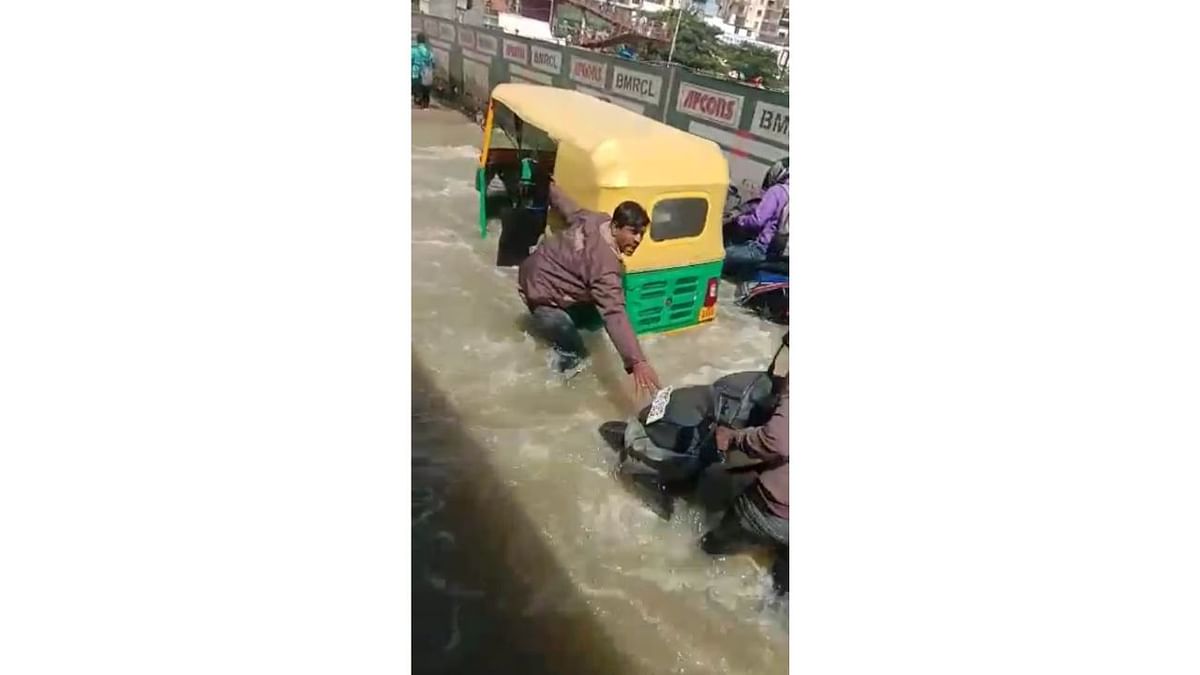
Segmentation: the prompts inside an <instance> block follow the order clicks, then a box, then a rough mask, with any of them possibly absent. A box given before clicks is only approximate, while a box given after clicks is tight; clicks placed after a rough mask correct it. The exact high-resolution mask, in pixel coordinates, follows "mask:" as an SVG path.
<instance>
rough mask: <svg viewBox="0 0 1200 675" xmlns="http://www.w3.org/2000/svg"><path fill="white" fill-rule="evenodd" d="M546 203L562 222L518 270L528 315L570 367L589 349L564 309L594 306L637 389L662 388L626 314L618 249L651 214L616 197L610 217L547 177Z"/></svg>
mask: <svg viewBox="0 0 1200 675" xmlns="http://www.w3.org/2000/svg"><path fill="white" fill-rule="evenodd" d="M550 206H551V207H553V208H554V209H556V210H557V211H558V212H559V213H561V214H562V215H563V218H565V219H566V222H567V229H566V230H563V231H562V232H560V233H558V234H555V235H553V236H549V237H547V238H546V239H545V240H544V241H542V243H541V244H540V245H539V246H538V247H537V249H536V250H534V252H533V253H532V254H531V255H530V256H529V257H528V258H526V259H525V261H524V262H523V263H521V268H520V271H519V272H518V274H517V292H518V293H519V294H520V295H521V299H522V300H524V301H525V305H526V306H527V307H529V311H530V312H531V313H532V314H533V323H534V330H535V331H536V332H537V334H538V336H539V337H541V338H543V339H545V340H547V341H549V342H550V343H551V344H552V345H553V346H554V350H555V351H556V352H557V353H558V354H559V363H558V369H559V370H561V371H569V370H572V369H574V368H575V367H576V366H577V365H578V364H579V362H580V361H581V360H582V359H583V358H584V357H586V356H587V350H586V348H585V347H584V345H583V338H582V336H580V334H579V329H578V328H577V327H576V326H575V322H574V320H573V319H572V318H571V314H569V313H568V310H570V311H571V312H574V313H578V311H579V310H580V309H584V308H589V307H592V306H594V307H595V308H596V309H599V311H600V316H601V317H602V318H603V319H604V328H605V330H606V331H608V337H609V339H611V340H612V343H613V346H614V347H616V348H617V352H618V353H620V355H621V360H622V361H623V362H624V364H625V372H627V373H631V374H632V375H633V383H634V386H635V387H636V389H637V390H638V391H639V392H641V391H645V392H648V393H650V394H653V393H654V392H655V391H657V390H658V389H659V388H660V387H659V383H658V375H657V374H656V373H655V372H654V368H652V367H651V366H650V362H649V361H647V360H646V356H645V355H644V354H643V353H642V348H641V346H640V345H639V344H638V339H637V335H636V334H634V332H633V325H632V324H630V323H629V317H628V316H627V315H626V314H625V289H624V287H623V285H622V277H623V275H624V268H623V267H622V266H621V256H622V255H625V256H628V255H632V254H633V252H634V251H636V250H637V247H638V244H640V243H641V241H642V235H643V234H644V233H645V231H646V227H647V226H648V225H649V224H650V217H649V216H648V215H646V210H645V209H644V208H642V207H641V205H639V204H638V203H636V202H621V204H619V205H618V206H617V208H616V210H614V211H613V213H612V216H609V215H607V214H604V213H599V212H596V211H587V210H584V209H581V208H579V207H578V206H577V205H576V204H575V203H574V202H572V201H571V199H570V198H569V197H567V195H566V194H565V193H563V191H562V190H560V189H559V187H558V186H557V185H555V184H554V183H553V182H551V183H550Z"/></svg>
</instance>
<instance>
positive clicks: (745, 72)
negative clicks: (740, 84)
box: [722, 44, 783, 84]
mask: <svg viewBox="0 0 1200 675" xmlns="http://www.w3.org/2000/svg"><path fill="white" fill-rule="evenodd" d="M724 47H725V48H724V49H723V50H722V52H723V53H722V56H723V57H724V60H725V64H726V67H727V70H731V71H735V72H737V73H738V74H740V75H741V76H742V78H743V79H746V80H750V79H753V78H756V77H761V78H763V81H764V82H765V83H766V84H775V83H776V82H778V81H779V80H781V79H783V77H782V76H783V74H782V73H781V72H780V70H779V61H778V57H777V56H776V54H775V52H773V51H771V50H770V49H767V48H765V47H759V46H757V45H750V44H740V45H724Z"/></svg>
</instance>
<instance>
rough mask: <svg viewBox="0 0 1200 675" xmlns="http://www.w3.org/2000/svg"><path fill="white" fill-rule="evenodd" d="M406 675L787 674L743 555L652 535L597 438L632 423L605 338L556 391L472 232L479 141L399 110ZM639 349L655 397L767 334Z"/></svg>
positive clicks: (780, 620)
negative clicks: (407, 359) (405, 273)
mask: <svg viewBox="0 0 1200 675" xmlns="http://www.w3.org/2000/svg"><path fill="white" fill-rule="evenodd" d="M412 122H413V135H412V143H413V146H412V169H413V184H412V191H413V205H412V208H413V220H412V265H413V268H412V281H413V297H412V303H413V305H412V356H413V447H412V463H413V556H414V559H413V579H412V583H413V666H414V669H415V672H419V673H436V672H444V673H613V674H617V673H622V674H624V673H647V674H649V673H697V674H709V673H711V674H713V675H716V674H718V673H737V674H745V675H751V674H770V673H785V672H787V661H788V645H787V618H786V607H785V606H781V605H780V603H778V602H774V601H772V600H771V595H770V592H769V589H770V578H769V570H768V569H767V568H766V565H765V564H763V563H762V562H757V561H755V560H754V559H753V558H751V557H747V556H738V557H732V558H726V559H713V558H710V557H708V556H706V555H705V554H704V553H702V552H701V551H700V550H699V548H698V547H697V540H698V539H699V537H700V536H701V535H702V534H703V532H704V531H705V523H704V522H703V519H702V515H701V514H700V512H699V511H697V510H695V509H693V508H691V507H687V506H684V505H682V504H681V505H680V507H679V508H677V510H676V514H675V517H674V519H673V520H672V521H671V522H664V521H662V520H660V519H659V518H658V517H657V516H655V515H654V514H653V513H652V512H650V511H649V510H648V509H646V508H645V507H644V506H642V504H641V503H640V502H639V501H638V500H637V498H636V497H634V496H633V495H631V494H630V493H628V492H626V491H625V490H624V489H623V488H622V487H621V486H620V485H619V484H618V483H617V482H616V480H615V479H614V477H613V474H612V472H613V469H614V466H615V460H616V458H615V455H614V454H613V452H612V451H611V450H610V449H609V448H608V446H607V444H605V443H604V441H603V440H602V439H601V437H600V435H599V434H598V432H597V430H598V428H599V426H600V425H601V424H602V423H603V422H605V421H608V420H620V419H626V418H627V417H628V416H629V415H630V414H631V413H632V412H633V411H634V404H633V402H632V400H631V387H630V382H629V378H628V377H627V376H626V375H625V374H624V372H623V370H622V369H621V367H620V360H619V358H618V357H617V355H616V353H615V351H614V350H613V348H612V346H611V344H609V342H608V339H607V337H606V336H605V334H604V333H603V332H600V333H597V334H593V335H589V336H588V342H589V347H590V348H591V349H592V353H593V356H592V359H591V363H590V365H589V367H588V368H587V370H585V371H584V372H583V373H581V374H579V375H578V376H576V377H575V378H573V379H572V380H570V381H569V382H563V381H561V380H559V379H558V378H556V377H554V376H553V375H552V374H551V372H550V370H549V368H548V364H549V358H550V357H549V352H548V351H547V349H546V348H545V347H544V346H542V345H539V344H538V343H536V342H535V341H534V340H533V338H531V337H530V336H529V335H527V334H526V333H525V332H524V329H523V321H524V318H525V314H526V311H525V308H524V306H523V304H522V303H521V301H520V299H519V298H518V297H517V294H516V286H515V284H516V271H515V270H514V269H505V268H497V267H496V266H495V264H494V263H495V252H496V241H497V239H498V229H497V228H498V225H495V224H494V225H493V232H492V234H490V235H489V237H488V239H486V240H484V239H481V238H480V236H479V229H478V226H477V209H478V206H477V201H476V200H477V197H476V194H475V190H474V188H473V169H474V166H475V163H476V161H477V156H478V155H477V153H478V149H477V148H478V144H479V140H480V130H479V127H478V126H477V125H475V124H473V123H471V122H470V121H469V120H467V119H466V118H464V117H463V116H462V115H460V114H458V113H456V112H453V111H448V110H425V111H413V113H412ZM731 295H732V288H731V287H730V286H729V285H727V284H722V288H721V297H720V301H719V303H718V315H717V317H718V318H717V320H716V321H715V322H714V323H713V324H710V325H708V326H704V327H700V328H697V329H694V330H689V331H684V332H682V333H678V334H675V335H668V336H650V337H646V338H643V341H642V344H643V347H644V349H645V351H646V353H647V356H648V357H649V358H650V360H651V362H652V363H653V364H654V366H655V368H656V369H657V371H658V373H659V376H660V378H661V379H662V380H663V383H664V384H672V385H675V386H682V385H687V384H707V383H709V382H711V381H712V380H714V379H716V378H717V377H719V376H721V375H723V374H726V373H728V372H732V371H737V370H752V369H761V368H763V367H764V366H765V365H766V364H767V363H768V362H769V360H770V358H771V355H772V354H773V353H774V351H775V348H776V347H777V346H778V345H779V342H780V337H781V336H782V334H783V329H782V328H781V327H779V326H775V325H773V324H769V323H766V322H764V321H762V320H761V319H758V318H757V317H754V316H749V315H746V314H743V313H741V312H740V311H739V310H738V309H737V308H735V307H734V306H733V304H732V301H731Z"/></svg>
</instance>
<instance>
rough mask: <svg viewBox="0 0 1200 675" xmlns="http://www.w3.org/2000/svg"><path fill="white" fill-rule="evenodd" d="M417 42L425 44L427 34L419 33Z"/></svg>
mask: <svg viewBox="0 0 1200 675" xmlns="http://www.w3.org/2000/svg"><path fill="white" fill-rule="evenodd" d="M417 44H420V45H423V44H425V34H424V33H417Z"/></svg>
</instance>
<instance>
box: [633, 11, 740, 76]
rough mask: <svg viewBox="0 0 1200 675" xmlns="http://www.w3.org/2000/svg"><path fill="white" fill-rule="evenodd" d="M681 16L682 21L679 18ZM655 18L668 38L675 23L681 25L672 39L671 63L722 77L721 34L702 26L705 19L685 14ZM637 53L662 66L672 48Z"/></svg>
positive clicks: (658, 47) (651, 47)
mask: <svg viewBox="0 0 1200 675" xmlns="http://www.w3.org/2000/svg"><path fill="white" fill-rule="evenodd" d="M681 12H682V15H683V16H682V19H680V18H679V17H680V13H681ZM656 18H660V19H661V20H662V22H663V24H664V25H665V26H666V27H667V31H668V35H670V34H671V33H672V32H674V30H675V21H676V20H679V21H680V24H679V35H678V37H676V38H675V54H674V56H673V57H672V58H671V61H672V62H673V63H678V64H679V65H681V66H686V67H688V68H692V69H693V70H703V71H707V72H710V73H720V74H724V73H725V70H726V69H725V68H724V64H723V61H724V59H722V55H721V47H723V46H724V45H723V44H722V43H721V42H720V41H719V40H718V39H717V36H718V35H720V34H721V31H720V30H718V29H716V28H713V27H712V26H710V25H708V24H707V23H704V19H702V18H701V17H700V16H699V15H697V14H696V13H694V12H691V11H688V10H674V11H670V12H663V13H661V14H658V15H657V16H656ZM638 51H639V52H641V56H642V58H644V59H646V60H650V61H662V62H664V63H665V62H666V61H667V57H668V55H670V52H671V44H670V42H667V43H665V44H658V43H652V44H649V45H647V46H646V47H644V48H642V49H639V50H638Z"/></svg>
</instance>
